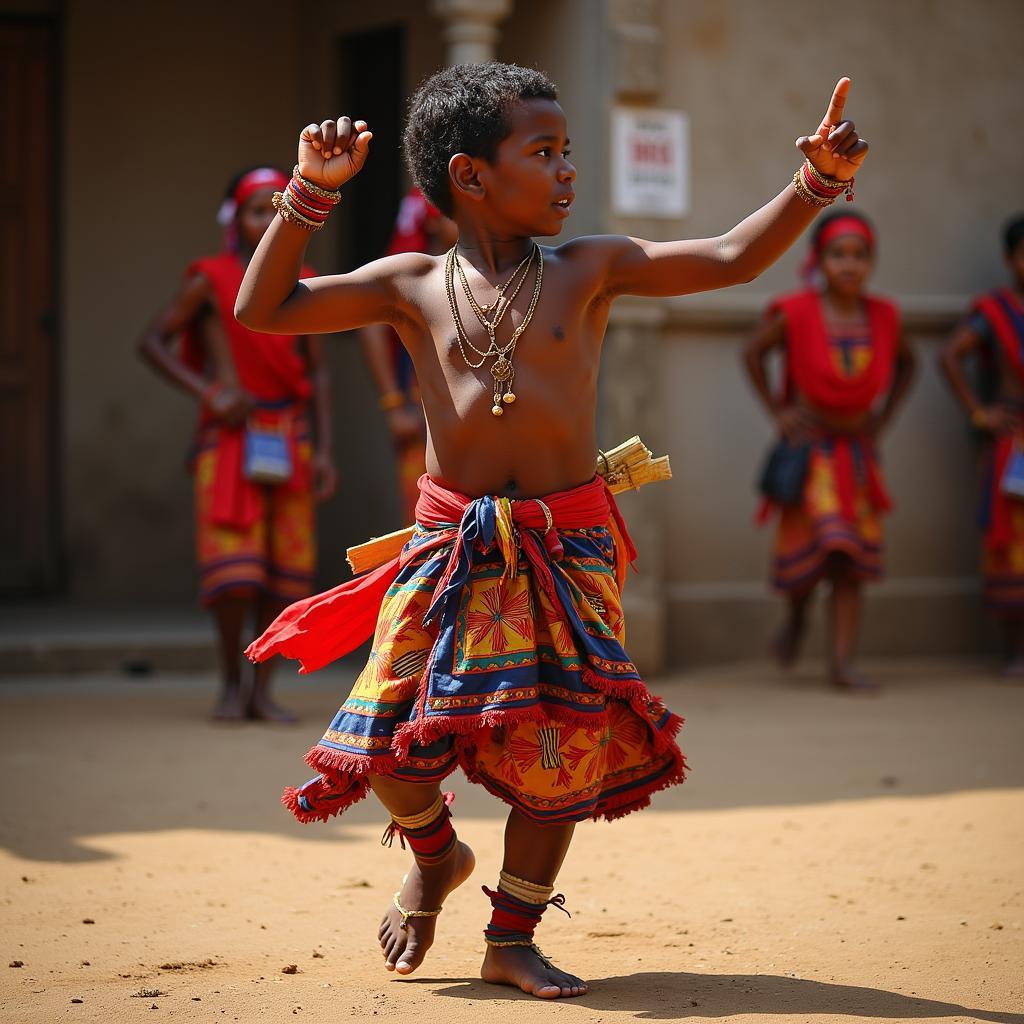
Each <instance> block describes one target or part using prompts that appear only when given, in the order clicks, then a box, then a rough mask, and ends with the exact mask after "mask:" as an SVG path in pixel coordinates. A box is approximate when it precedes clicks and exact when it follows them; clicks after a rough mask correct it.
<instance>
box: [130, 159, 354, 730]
mask: <svg viewBox="0 0 1024 1024" xmlns="http://www.w3.org/2000/svg"><path fill="white" fill-rule="evenodd" d="M287 182H288V178H287V176H286V175H284V174H282V173H281V172H280V171H278V170H276V169H274V168H270V167H258V168H255V169H253V170H250V171H246V172H244V173H242V174H239V175H237V176H236V177H235V179H234V180H233V181H232V182H231V184H230V185H229V187H228V190H227V193H226V195H225V198H224V202H223V204H222V205H221V209H220V213H219V215H218V220H219V221H220V223H221V225H222V226H223V228H224V229H225V234H224V249H223V251H222V252H221V253H219V254H218V255H216V256H208V257H205V258H203V259H199V260H196V261H195V262H194V263H192V264H191V265H190V266H189V267H188V269H187V270H186V272H185V280H184V283H183V284H182V286H181V288H180V290H179V292H178V294H177V296H176V297H175V298H174V300H173V301H172V302H171V303H170V304H169V305H168V306H167V307H166V308H165V309H164V310H163V311H162V312H161V313H160V314H159V315H158V316H157V317H156V318H155V319H154V320H153V322H152V323H150V325H149V326H148V327H147V328H146V330H145V332H144V333H143V336H142V338H141V339H140V342H139V349H140V352H141V354H142V355H143V356H144V357H145V358H146V359H147V361H148V362H150V363H151V364H152V365H153V366H154V367H155V368H156V369H157V370H158V371H159V372H160V373H161V374H162V375H163V376H164V377H165V378H166V379H167V380H169V381H170V382H171V383H172V384H175V385H176V386H177V387H179V388H181V389H182V390H184V391H186V392H188V393H189V394H191V395H192V396H193V397H194V398H195V399H196V400H197V402H198V403H199V422H198V428H197V433H196V444H195V451H194V457H193V459H192V469H193V473H194V477H195V509H196V546H197V554H198V562H199V574H200V580H201V584H200V587H201V600H202V603H203V604H204V605H205V606H207V607H208V608H209V609H210V610H211V611H212V613H213V616H214V619H215V620H216V623H217V630H218V634H219V641H220V657H221V672H222V691H221V694H220V698H219V700H218V702H217V704H216V707H215V710H214V718H216V719H220V720H240V719H244V718H257V719H265V720H273V721H279V722H280V721H283V722H288V721H294V717H293V716H292V715H291V714H290V713H289V712H287V711H286V710H285V709H283V708H282V707H280V706H279V705H278V704H277V703H276V702H275V701H274V700H273V699H272V698H271V696H270V676H271V664H270V663H267V664H263V665H259V666H257V667H256V669H255V671H254V672H253V678H252V684H251V686H250V687H249V688H248V691H247V692H246V690H245V688H243V685H242V668H243V663H244V659H243V658H242V656H241V650H242V646H243V644H242V632H243V629H244V627H245V622H246V619H247V618H250V617H251V619H252V624H253V626H254V627H255V628H256V629H257V631H259V630H262V629H264V628H266V626H267V624H268V623H270V622H271V621H272V620H273V619H274V617H275V616H276V615H277V614H278V613H279V612H280V611H281V609H282V608H283V607H285V605H287V604H289V603H290V602H292V601H294V600H296V599H297V598H300V597H304V596H305V595H306V594H308V593H309V592H310V590H311V589H312V583H313V572H314V567H315V561H316V544H315V533H314V500H316V501H324V500H326V499H327V498H329V497H330V496H331V494H333V492H334V489H335V486H336V482H337V473H336V471H335V468H334V462H333V459H332V457H331V403H330V387H329V379H328V376H327V372H326V368H325V365H324V362H323V357H322V354H321V343H320V340H319V339H318V338H310V337H296V336H295V335H294V334H257V333H256V332H254V331H250V330H248V329H247V328H245V327H243V326H242V325H241V324H240V323H238V321H237V320H236V319H235V317H234V305H235V298H236V297H237V295H238V289H239V286H240V285H241V283H242V275H243V274H244V273H245V268H246V265H247V264H248V262H249V260H250V258H251V257H252V254H253V251H254V250H255V248H256V246H257V244H258V243H259V240H260V238H262V237H263V233H264V232H265V231H266V229H267V227H268V226H269V225H270V223H271V221H272V220H273V219H274V217H275V211H274V207H273V205H272V197H273V195H274V192H275V191H276V190H277V189H280V188H283V187H284V186H285V185H286V184H287ZM311 274H312V271H311V270H309V269H308V268H304V269H303V271H302V276H303V277H308V276H310V275H311ZM179 342H180V343H179ZM310 405H312V409H313V412H314V416H315V421H316V440H317V446H316V450H315V453H314V448H313V441H312V436H311V431H310V423H309V417H308V410H309V407H310Z"/></svg>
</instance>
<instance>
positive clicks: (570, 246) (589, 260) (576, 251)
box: [545, 235, 636, 267]
mask: <svg viewBox="0 0 1024 1024" xmlns="http://www.w3.org/2000/svg"><path fill="white" fill-rule="evenodd" d="M635 244H636V243H635V241H634V240H633V239H632V238H629V237H628V236H627V235H580V236H579V238H570V239H569V240H568V241H567V242H563V243H562V244H561V245H556V246H551V247H549V249H548V252H547V253H545V256H546V257H547V258H552V257H553V258H554V259H556V260H559V261H564V262H566V263H578V264H581V265H593V266H595V267H604V266H607V265H608V262H609V261H610V260H613V259H615V258H616V257H618V256H620V255H621V254H622V253H624V252H626V251H627V250H628V249H630V248H631V247H633V246H635ZM546 248H548V247H546Z"/></svg>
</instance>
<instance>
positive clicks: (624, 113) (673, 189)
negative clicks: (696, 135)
mask: <svg viewBox="0 0 1024 1024" xmlns="http://www.w3.org/2000/svg"><path fill="white" fill-rule="evenodd" d="M611 134H612V212H613V213H616V214H619V215H621V216H627V217H683V216H685V215H686V214H687V213H689V212H690V122H689V118H688V117H687V116H686V114H684V113H682V112H680V111H678V110H649V109H645V108H640V107H636V108H631V107H615V108H614V109H613V110H612V133H611Z"/></svg>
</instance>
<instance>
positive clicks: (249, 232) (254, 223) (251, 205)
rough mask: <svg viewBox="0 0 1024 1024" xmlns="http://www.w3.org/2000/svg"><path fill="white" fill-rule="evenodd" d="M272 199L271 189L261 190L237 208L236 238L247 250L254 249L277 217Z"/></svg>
mask: <svg viewBox="0 0 1024 1024" xmlns="http://www.w3.org/2000/svg"><path fill="white" fill-rule="evenodd" d="M273 198H274V190H273V188H261V189H260V190H259V191H258V192H253V194H252V195H251V196H249V198H248V199H246V201H245V202H244V203H242V205H241V206H240V207H239V208H238V213H236V214H235V221H236V223H237V224H238V238H239V241H241V243H242V244H243V245H244V246H245V247H246V248H247V249H255V248H256V246H257V245H259V244H260V239H261V238H262V237H263V236H264V234H266V231H267V228H269V227H270V225H271V224H272V223H273V221H274V217H275V216H276V215H277V211H276V210H275V209H274V203H273Z"/></svg>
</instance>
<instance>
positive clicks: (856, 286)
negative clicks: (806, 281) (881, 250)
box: [821, 235, 874, 296]
mask: <svg viewBox="0 0 1024 1024" xmlns="http://www.w3.org/2000/svg"><path fill="white" fill-rule="evenodd" d="M873 263H874V256H873V254H872V252H871V247H870V246H869V245H868V243H867V240H866V239H864V238H862V237H861V236H860V235H840V236H839V237H838V238H835V239H833V240H832V241H831V242H829V243H828V245H826V246H825V250H824V252H823V253H822V254H821V270H822V273H823V274H824V275H825V280H826V281H827V282H828V286H829V288H831V289H832V290H833V291H834V292H836V293H838V294H840V295H849V296H854V295H860V294H861V292H863V290H864V285H865V284H866V283H867V279H868V275H869V274H870V273H871V269H872V265H873Z"/></svg>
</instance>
